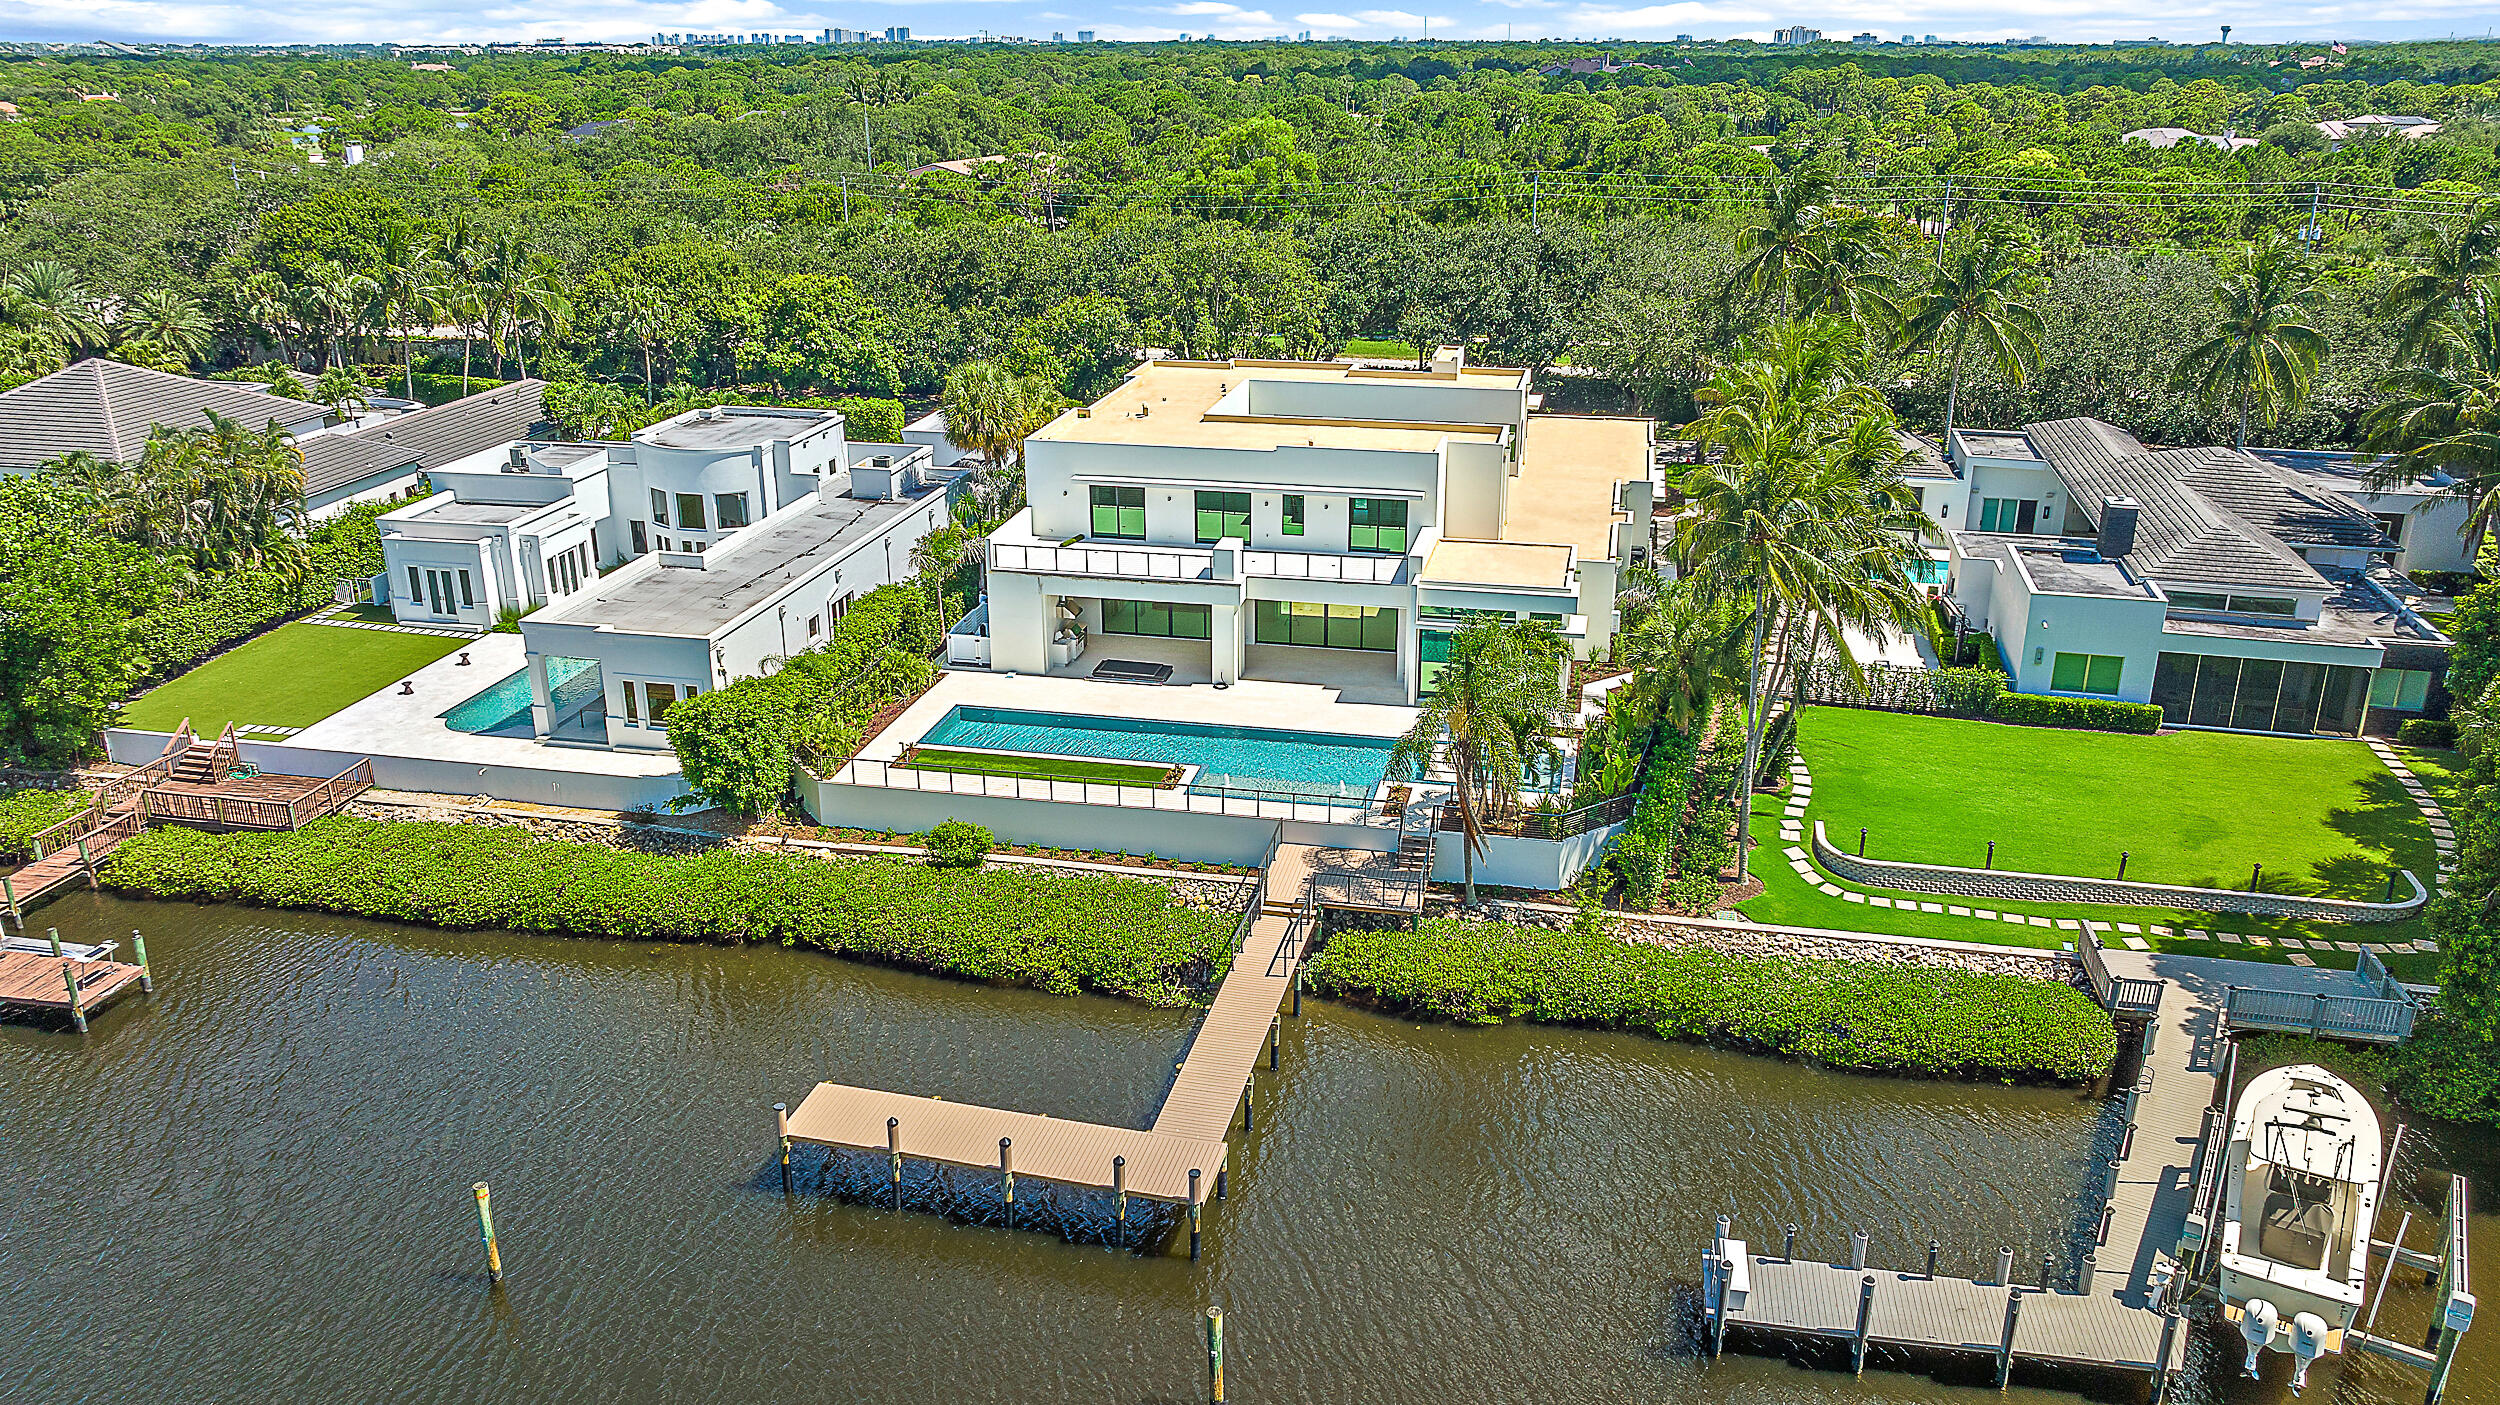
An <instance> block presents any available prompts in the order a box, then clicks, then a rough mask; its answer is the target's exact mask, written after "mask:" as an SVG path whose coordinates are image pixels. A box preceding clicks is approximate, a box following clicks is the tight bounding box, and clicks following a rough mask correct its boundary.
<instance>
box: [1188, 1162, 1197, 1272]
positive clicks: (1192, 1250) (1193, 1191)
mask: <svg viewBox="0 0 2500 1405" xmlns="http://www.w3.org/2000/svg"><path fill="white" fill-rule="evenodd" d="M1189 1260H1190V1262H1191V1263H1196V1262H1197V1261H1198V1168H1197V1167H1195V1166H1192V1167H1190V1168H1189Z"/></svg>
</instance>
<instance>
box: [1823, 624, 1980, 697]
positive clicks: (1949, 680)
mask: <svg viewBox="0 0 2500 1405" xmlns="http://www.w3.org/2000/svg"><path fill="white" fill-rule="evenodd" d="M1974 637H1984V636H1974ZM1989 657H1990V659H1991V661H1993V659H1994V655H1993V653H1991V654H1990V656H1989ZM1864 673H1865V677H1864V679H1863V681H1859V680H1853V679H1851V678H1850V677H1849V675H1848V674H1847V673H1846V672H1845V671H1843V670H1842V668H1841V667H1840V662H1839V660H1837V659H1834V658H1831V657H1830V656H1828V655H1826V656H1824V657H1822V658H1818V659H1816V660H1815V661H1814V663H1813V664H1812V665H1810V666H1809V667H1808V668H1807V669H1806V671H1805V676H1804V678H1803V680H1802V681H1803V685H1804V692H1805V696H1806V701H1808V702H1817V703H1835V704H1838V705H1840V706H1843V707H1872V708H1879V709H1881V710H1883V711H1885V712H1932V713H1949V714H1952V715H1954V716H1960V717H1985V716H1987V715H1988V708H1989V705H1990V704H1991V703H1993V702H1994V701H1995V700H1996V696H1997V694H1999V693H2001V692H2003V691H2005V675H2004V674H2002V673H1999V672H1998V671H1997V670H1995V669H1994V668H1963V667H1954V668H1934V669H1930V668H1901V667H1897V666H1894V665H1891V664H1880V663H1878V664H1869V665H1867V667H1866V668H1865V670H1864Z"/></svg>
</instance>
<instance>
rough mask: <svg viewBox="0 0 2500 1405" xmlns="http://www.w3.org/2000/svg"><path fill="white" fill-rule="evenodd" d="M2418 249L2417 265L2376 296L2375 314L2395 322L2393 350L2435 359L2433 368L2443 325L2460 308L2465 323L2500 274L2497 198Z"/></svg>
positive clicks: (2443, 345) (2442, 348)
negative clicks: (2377, 297) (2493, 277)
mask: <svg viewBox="0 0 2500 1405" xmlns="http://www.w3.org/2000/svg"><path fill="white" fill-rule="evenodd" d="M2422 244H2423V248H2422V251H2421V255H2420V258H2419V261H2418V262H2417V263H2415V264H2413V265H2411V266H2410V267H2409V268H2408V269H2407V271H2406V272H2404V273H2402V274H2399V275H2398V276H2397V277H2396V278H2395V279H2393V280H2392V281H2390V282H2389V283H2388V285H2387V291H2386V292H2384V293H2382V294H2380V295H2379V303H2378V310H2379V315H2380V316H2382V317H2392V318H2394V319H2396V326H2397V333H2396V350H2397V351H2398V352H2399V353H2401V354H2403V355H2407V356H2412V355H2423V356H2428V357H2431V358H2434V360H2433V366H2434V368H2436V367H2437V366H2439V365H2440V364H2441V363H2440V362H2439V361H2437V360H2436V358H2438V357H2440V356H2442V355H2444V354H2445V353H2446V350H2447V348H2448V347H2449V346H2450V345H2451V344H2452V343H2451V340H2450V339H2449V338H2447V337H2445V336H2443V335H2441V326H2442V323H2443V322H2444V321H2445V320H2446V319H2447V318H2448V316H2449V315H2450V313H2452V312H2456V311H2459V310H2460V309H2462V310H2463V312H2464V315H2466V316H2467V317H2469V318H2470V317H2472V316H2474V315H2476V314H2478V313H2480V312H2481V311H2482V310H2483V308H2484V306H2485V305H2486V304H2487V303H2488V301H2489V297H2490V284H2489V283H2488V282H2487V281H2486V280H2488V279H2489V278H2490V277H2491V275H2493V274H2494V273H2500V198H2494V197H2490V196H2486V197H2484V198H2483V199H2482V200H2479V201H2477V202H2475V205H2474V207H2473V209H2472V210H2471V211H2470V212H2469V213H2468V214H2467V215H2466V217H2465V218H2464V219H2462V220H2460V221H2458V222H2457V223H2456V224H2454V225H2452V226H2450V227H2448V228H2446V229H2444V230H2442V229H2436V228H2435V229H2433V230H2432V231H2431V233H2430V234H2429V236H2428V237H2426V238H2425V239H2424V240H2423V241H2422Z"/></svg>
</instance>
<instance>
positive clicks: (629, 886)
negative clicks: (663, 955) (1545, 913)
mask: <svg viewBox="0 0 2500 1405" xmlns="http://www.w3.org/2000/svg"><path fill="white" fill-rule="evenodd" d="M672 720H673V719H672ZM103 877H104V881H105V882H106V883H108V884H110V885H111V886H112V887H114V888H116V889H120V890H123V891H127V892H133V893H140V894H144V895H146V896H149V897H156V898H188V899H193V900H197V901H203V902H243V903H252V904H256V905H258V906H262V907H279V908H305V909H311V910H315V911H321V912H341V913H351V914H353V915H355V916H359V917H379V918H389V919H392V920H395V921H401V922H421V923H425V924H427V925H430V926H436V927H503V928H509V929H512V930H514V931H522V932H551V933H565V934H573V935H581V936H597V937H626V938H640V939H646V940H658V941H692V942H742V941H743V942H779V943H781V944H782V945H784V946H811V947H817V948H820V949H822V950H825V951H830V952H837V953H840V954H843V955H848V956H860V957H867V958H871V959H875V960H880V961H891V962H896V963H899V964H902V965H908V966H917V967H922V968H925V969H927V970H931V971H939V972H944V973H946V974H948V975H955V976H965V977H970V978H972V979H975V980H988V981H1004V982H1008V983H1011V984H1015V985H1026V986H1033V987H1036V988H1039V989H1041V990H1046V991H1050V992H1052V993H1054V994H1062V995H1065V994H1073V993H1075V992H1076V991H1078V990H1080V989H1082V990H1096V991H1102V992H1105V993H1108V994H1113V995H1124V996H1129V997H1132V998H1135V999H1139V1000H1146V1001H1151V1002H1153V1003H1156V1004H1163V1005H1178V1004H1185V1003H1188V1001H1189V1000H1190V998H1191V995H1190V988H1191V983H1192V980H1193V979H1194V978H1199V977H1203V976H1205V975H1206V974H1207V973H1209V972H1210V971H1220V970H1221V969H1222V968H1223V966H1224V964H1225V962H1226V961H1227V960H1228V959H1229V956H1230V952H1231V945H1232V928H1233V919H1232V918H1231V917H1229V916H1227V915H1225V914H1222V913H1218V912H1212V911H1206V910H1201V909H1194V908H1187V907H1183V906H1181V905H1180V904H1178V903H1176V902H1174V901H1173V899H1172V897H1171V894H1170V893H1169V892H1168V891H1167V890H1166V889H1165V888H1163V887H1162V886H1161V885H1160V884H1156V883H1149V882H1142V881H1139V880H1136V879H1129V878H1114V877H1110V876H1101V877H1097V876H1093V875H1080V874H1063V873H1048V872H1036V871H1034V870H1033V869H1030V868H1024V867H1014V868H991V869H944V868H935V867H930V866H926V865H921V864H912V863H904V862H899V861H895V860H890V859H831V860H827V859H816V858H807V857H801V856H797V855H782V854H758V853H749V852H742V851H736V850H727V849H722V850H715V851H712V852H710V853H705V854H700V855H695V856H692V857H674V856H663V855H655V854H641V853H634V852H630V851H627V850H622V849H614V848H610V847H608V846H606V845H600V844H567V843H558V842H555V841H552V840H544V839H537V838H533V837H532V836H530V835H529V834H528V833H526V832H525V831H523V830H520V829H517V828H504V827H487V826H479V825H446V824H396V823H378V822H375V821H370V820H356V819H346V818H341V817H333V818H330V819H325V820H321V821H319V822H317V823H315V824H312V825H308V826H306V827H305V828H303V829H301V830H298V831H296V832H294V833H291V834H209V833H204V832H202V831H199V830H192V829H181V828H175V827H170V826H169V827H167V828H163V829H152V830H148V831H146V832H145V833H143V834H140V835H138V836H137V837H135V838H132V839H128V840H125V841H123V843H122V844H121V846H120V847H119V848H117V849H115V850H114V851H113V853H112V855H111V857H110V858H109V859H107V860H106V863H105V866H104V873H103Z"/></svg>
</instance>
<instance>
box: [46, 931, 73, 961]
mask: <svg viewBox="0 0 2500 1405" xmlns="http://www.w3.org/2000/svg"><path fill="white" fill-rule="evenodd" d="M43 934H44V936H45V937H47V938H49V939H50V940H51V942H52V955H53V956H54V957H55V958H56V959H66V958H67V957H68V956H69V953H68V952H66V951H63V950H61V929H60V928H58V927H46V928H44V929H43Z"/></svg>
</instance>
